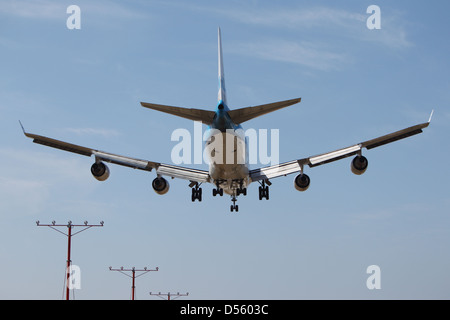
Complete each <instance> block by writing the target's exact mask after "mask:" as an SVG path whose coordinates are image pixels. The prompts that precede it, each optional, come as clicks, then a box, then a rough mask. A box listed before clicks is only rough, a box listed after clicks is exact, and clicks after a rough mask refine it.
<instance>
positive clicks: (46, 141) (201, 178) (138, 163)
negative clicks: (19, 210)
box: [22, 127, 209, 182]
mask: <svg viewBox="0 0 450 320" xmlns="http://www.w3.org/2000/svg"><path fill="white" fill-rule="evenodd" d="M22 129H23V127H22ZM23 132H24V134H25V136H27V137H28V138H31V139H33V142H34V143H38V144H42V145H45V146H48V147H52V148H56V149H60V150H64V151H69V152H73V153H78V154H81V155H83V156H88V157H90V156H92V155H94V156H95V158H96V160H100V161H104V162H108V163H114V164H118V165H121V166H125V167H130V168H133V169H140V170H145V171H152V170H153V169H155V171H156V173H157V174H158V175H162V176H167V177H172V178H180V179H185V180H190V181H195V182H208V181H209V173H208V171H204V170H197V169H191V168H185V167H180V166H174V165H169V164H164V163H159V162H153V161H148V160H141V159H136V158H131V157H126V156H121V155H117V154H114V153H109V152H104V151H100V150H96V149H91V148H86V147H82V146H79V145H76V144H72V143H68V142H64V141H60V140H55V139H52V138H48V137H44V136H40V135H36V134H31V133H27V132H25V130H24V131H23Z"/></svg>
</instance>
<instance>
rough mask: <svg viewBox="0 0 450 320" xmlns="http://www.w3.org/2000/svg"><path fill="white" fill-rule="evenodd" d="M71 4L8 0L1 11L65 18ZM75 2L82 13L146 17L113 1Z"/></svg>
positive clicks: (36, 16) (23, 15)
mask: <svg viewBox="0 0 450 320" xmlns="http://www.w3.org/2000/svg"><path fill="white" fill-rule="evenodd" d="M71 4H73V3H72V2H70V1H51V0H21V1H8V0H6V1H0V13H4V14H9V15H13V16H18V17H23V18H34V19H56V20H61V19H62V20H65V19H67V17H68V14H67V12H66V10H67V7H68V6H70V5H71ZM75 4H76V5H78V6H79V7H80V9H81V14H82V15H83V14H84V13H85V12H88V13H89V14H95V15H101V16H102V17H105V16H106V17H108V18H112V17H114V18H125V19H133V18H139V17H144V15H143V13H142V12H140V11H137V10H132V9H129V8H128V7H126V6H123V5H121V4H118V3H115V2H113V1H95V2H94V1H87V2H85V1H77V2H76V3H75Z"/></svg>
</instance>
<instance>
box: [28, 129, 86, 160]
mask: <svg viewBox="0 0 450 320" xmlns="http://www.w3.org/2000/svg"><path fill="white" fill-rule="evenodd" d="M25 135H26V136H27V137H28V138H31V139H33V142H34V143H38V144H42V145H44V146H48V147H52V148H56V149H61V150H64V151H69V152H73V153H78V154H81V155H83V156H88V157H90V156H91V155H92V152H93V150H92V149H90V148H86V147H82V146H78V145H76V144H72V143H67V142H64V141H60V140H55V139H51V138H47V137H44V136H40V135H37V134H30V133H25Z"/></svg>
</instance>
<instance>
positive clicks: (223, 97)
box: [218, 27, 227, 105]
mask: <svg viewBox="0 0 450 320" xmlns="http://www.w3.org/2000/svg"><path fill="white" fill-rule="evenodd" d="M218 51H219V96H218V100H219V102H220V101H222V102H223V104H225V105H227V95H226V90H225V75H224V73H223V57H222V56H223V55H222V38H221V35H220V27H219V30H218Z"/></svg>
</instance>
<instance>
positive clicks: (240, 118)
mask: <svg viewBox="0 0 450 320" xmlns="http://www.w3.org/2000/svg"><path fill="white" fill-rule="evenodd" d="M300 101H301V98H297V99H291V100H285V101H279V102H273V103H268V104H263V105H259V106H255V107H246V108H240V109H236V110H230V111H228V115H229V116H230V118H231V120H232V121H233V122H234V123H235V124H241V123H243V122H245V121H248V120H250V119H253V118H256V117H259V116H262V115H264V114H266V113H269V112H272V111H276V110H279V109H282V108H285V107H288V106H291V105H293V104H296V103H299V102H300Z"/></svg>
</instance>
